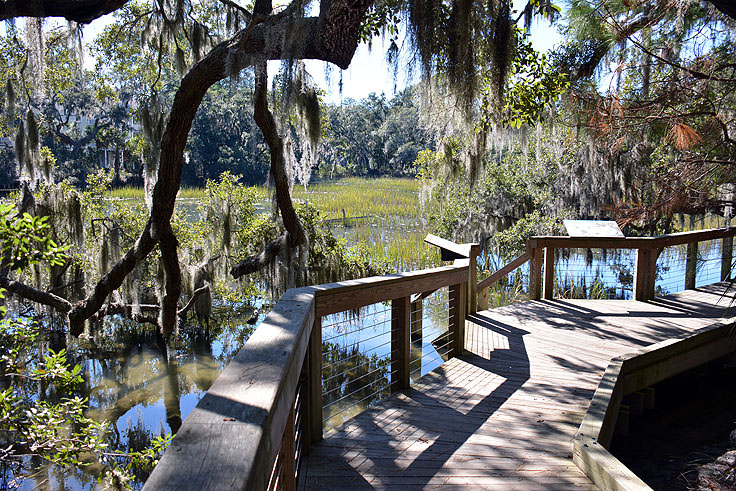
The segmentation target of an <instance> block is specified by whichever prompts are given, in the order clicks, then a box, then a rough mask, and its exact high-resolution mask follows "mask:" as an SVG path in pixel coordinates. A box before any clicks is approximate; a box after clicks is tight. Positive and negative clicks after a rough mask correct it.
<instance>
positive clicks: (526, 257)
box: [475, 227, 736, 309]
mask: <svg viewBox="0 0 736 491" xmlns="http://www.w3.org/2000/svg"><path fill="white" fill-rule="evenodd" d="M734 235H736V227H729V228H715V229H708V230H696V231H692V232H680V233H675V234H668V235H659V236H655V237H611V238H608V237H606V238H603V237H561V236H542V237H532V238H531V239H529V240H528V241H527V243H526V252H525V253H524V254H522V255H521V256H519V257H518V258H516V259H514V260H513V261H511V262H510V263H509V264H507V265H506V266H504V267H502V268H501V269H499V270H498V271H496V272H494V273H493V274H491V275H490V276H489V277H487V278H485V279H483V280H481V281H479V282H478V283H477V284H476V288H475V289H476V292H477V295H478V308H479V309H486V308H488V288H489V287H490V286H491V285H492V284H494V283H496V282H497V281H499V280H500V279H501V278H503V277H504V276H506V275H507V274H509V273H510V272H511V271H513V270H514V269H516V268H518V267H520V266H522V265H524V264H525V263H527V262H529V263H530V264H529V297H530V298H531V299H532V300H537V299H540V298H545V299H551V298H553V291H554V282H555V267H554V258H555V253H554V251H555V249H576V248H585V249H634V250H636V269H635V272H634V299H635V300H642V301H646V300H650V299H652V298H654V291H655V290H654V283H655V280H656V274H657V258H658V257H659V254H660V253H661V252H662V249H664V248H665V247H671V246H677V245H683V244H687V254H686V264H685V288H686V289H693V288H695V275H696V266H697V256H698V243H700V242H704V241H709V240H716V239H721V240H722V244H721V280H723V279H725V278H727V277H728V275H729V274H730V271H731V258H732V256H733V237H734ZM543 269H544V274H542V271H543Z"/></svg>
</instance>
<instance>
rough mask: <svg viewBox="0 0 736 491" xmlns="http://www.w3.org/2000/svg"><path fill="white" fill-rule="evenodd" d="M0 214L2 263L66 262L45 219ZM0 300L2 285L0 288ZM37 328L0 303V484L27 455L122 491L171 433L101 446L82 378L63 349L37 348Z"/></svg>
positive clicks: (103, 431)
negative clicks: (138, 443) (124, 446)
mask: <svg viewBox="0 0 736 491" xmlns="http://www.w3.org/2000/svg"><path fill="white" fill-rule="evenodd" d="M0 211H1V212H2V216H3V218H2V220H0V240H1V241H2V253H3V257H2V261H1V265H2V267H4V268H10V269H20V268H28V267H31V266H38V265H40V264H42V263H46V264H48V265H50V266H55V265H59V264H63V263H65V262H66V261H67V260H68V257H67V256H66V255H65V254H64V252H63V251H64V250H65V249H66V248H60V247H58V246H56V244H55V243H54V241H53V240H52V239H51V238H50V235H49V234H50V232H51V227H50V225H49V224H48V223H47V220H46V217H44V219H39V218H38V217H33V218H31V217H30V215H28V214H27V213H26V214H24V215H18V214H17V213H14V212H15V210H13V209H12V208H11V207H8V206H5V205H3V206H2V207H1V208H0ZM2 299H4V290H0V300H2ZM39 331H40V328H39V326H38V325H37V324H36V323H35V322H34V321H32V320H29V319H26V318H22V317H21V318H10V317H7V311H6V307H5V306H2V307H0V345H1V346H3V354H2V355H0V372H1V373H2V377H3V378H2V384H3V385H2V387H3V390H0V448H2V450H1V451H0V469H1V470H2V478H1V480H0V489H8V488H15V487H17V486H18V485H20V484H21V483H22V482H23V480H24V471H25V470H26V467H27V466H28V465H29V464H30V461H29V457H34V458H40V459H42V460H44V461H47V462H50V463H53V464H56V465H59V466H76V467H80V468H85V467H90V466H93V464H96V465H97V467H96V468H95V474H96V475H97V479H98V482H102V481H105V483H106V484H107V485H110V486H113V487H114V488H118V489H120V488H130V485H131V482H132V478H133V474H132V473H133V472H146V471H150V469H152V468H153V466H154V465H155V464H156V462H157V458H158V457H159V456H160V455H161V454H162V453H163V450H164V449H165V448H166V446H167V445H168V442H169V440H170V438H171V436H170V435H169V436H167V437H165V438H156V439H154V440H152V441H151V442H150V444H149V446H148V447H147V448H145V449H144V450H142V451H130V452H125V453H121V452H117V451H114V450H111V449H109V448H108V445H107V440H106V435H107V433H108V432H109V431H111V429H110V428H109V425H108V423H99V422H97V421H95V420H93V419H90V418H88V417H86V416H85V415H84V412H85V411H86V409H87V406H88V400H86V399H84V398H81V397H79V396H78V395H76V394H75V392H76V390H77V388H78V386H79V385H80V384H81V383H82V377H81V373H82V369H81V367H80V366H79V365H75V366H74V367H71V366H70V364H69V363H68V362H67V357H66V351H65V350H64V349H61V350H59V351H57V352H54V351H53V350H51V349H48V350H47V351H43V350H39V348H38V346H39V342H38V340H39ZM100 466H101V467H100Z"/></svg>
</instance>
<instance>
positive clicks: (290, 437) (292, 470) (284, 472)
mask: <svg viewBox="0 0 736 491" xmlns="http://www.w3.org/2000/svg"><path fill="white" fill-rule="evenodd" d="M294 437H295V432H294V408H293V407H292V408H291V410H290V411H289V418H288V419H287V420H286V427H285V428H284V436H283V438H282V439H281V450H280V451H279V454H280V458H281V478H280V479H279V481H280V482H281V489H282V490H283V491H295V490H296V449H295V447H294V444H295V442H294Z"/></svg>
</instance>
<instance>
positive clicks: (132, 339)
mask: <svg viewBox="0 0 736 491" xmlns="http://www.w3.org/2000/svg"><path fill="white" fill-rule="evenodd" d="M181 206H183V207H184V209H185V210H186V211H187V213H192V214H194V213H196V205H195V203H193V202H192V203H189V202H183V203H182V204H181ZM192 216H193V217H194V215H192ZM331 226H332V227H333V228H334V230H335V232H336V233H337V234H338V235H340V236H342V237H344V238H345V239H346V240H347V241H348V242H354V241H358V240H361V241H363V242H368V243H369V244H373V246H374V247H382V248H383V252H384V253H385V254H387V255H389V256H391V257H392V261H393V262H394V264H396V267H397V269H399V270H406V269H418V268H422V267H430V266H432V265H436V264H437V261H438V257H437V254H436V251H433V250H432V249H431V248H430V247H429V246H425V245H423V243H422V242H421V239H422V238H423V236H424V235H425V234H426V227H427V225H426V223H424V222H423V221H421V220H419V219H418V220H416V221H412V220H407V219H401V220H391V219H390V218H375V219H368V220H365V221H364V223H361V224H347V223H335V224H331ZM409 236H411V237H413V238H412V241H411V242H410V243H409V245H406V242H409V241H406V238H407V237H409ZM422 247H424V248H425V249H423V251H424V252H422V254H419V256H416V255H415V256H414V259H407V258H409V254H408V252H407V251H408V250H409V249H412V250H413V251H416V250H417V249H418V248H422ZM392 254H393V256H392ZM416 257H419V259H416ZM684 258H685V248H684V246H683V247H672V248H668V249H665V250H664V251H663V253H662V255H661V256H660V259H659V260H658V263H657V266H658V278H657V282H656V288H657V293H658V294H667V293H673V292H676V291H681V290H683V289H684V281H685V280H684V278H685V274H684ZM500 265H502V264H501V261H500V260H499V259H498V257H495V256H493V255H486V256H484V257H483V258H482V260H481V261H480V266H481V268H484V269H487V270H491V271H492V270H494V269H495V268H497V267H498V266H500ZM720 267H721V260H720V243H719V242H718V241H712V242H709V243H705V244H703V245H702V246H701V248H700V250H699V260H698V275H697V285H704V284H709V283H713V282H715V281H718V280H719V279H720ZM633 271H634V253H633V251H600V250H597V251H596V250H593V251H586V250H577V251H569V252H567V253H565V255H561V256H560V257H558V258H557V262H556V275H557V277H556V288H557V295H558V296H561V297H575V298H624V299H628V298H631V296H632V284H633ZM509 278H510V279H509V280H506V281H505V283H503V284H502V288H506V289H508V290H510V289H514V288H516V290H517V291H518V293H519V294H518V295H516V296H513V297H508V299H510V300H524V299H525V292H526V291H528V290H527V287H528V266H525V267H522V268H519V270H518V271H517V272H515V273H514V274H512V275H510V276H509ZM231 311H232V308H231V306H228V305H220V306H219V308H218V309H216V310H215V316H214V317H215V318H216V319H219V320H218V321H217V322H215V323H214V324H213V326H212V329H211V332H210V336H204V335H203V334H202V330H201V328H200V326H197V325H196V324H191V325H186V326H183V327H182V328H181V329H180V331H179V332H178V333H177V334H176V336H175V337H174V340H173V342H172V343H171V345H170V346H169V358H168V359H167V358H166V357H165V356H164V355H163V351H162V349H161V347H160V346H159V345H158V344H157V342H156V337H155V336H154V335H153V334H151V333H146V332H140V329H139V328H138V327H137V326H132V325H129V324H125V323H122V322H121V321H117V322H108V323H106V324H105V325H104V326H102V327H100V328H99V331H94V332H93V333H92V335H91V336H89V337H88V338H86V339H76V338H72V337H70V336H67V335H65V334H63V333H56V332H53V331H52V332H49V333H48V335H47V336H45V337H44V340H43V343H45V346H39V350H42V349H43V348H44V347H47V348H51V349H54V350H57V351H58V350H59V349H61V348H65V349H66V350H67V351H68V352H69V359H70V361H71V362H72V364H80V365H81V366H82V367H83V369H84V379H85V382H84V384H83V388H82V389H81V391H80V395H82V396H84V397H88V398H89V405H90V409H89V411H88V416H89V417H91V418H94V419H95V420H98V421H109V422H111V423H112V426H111V428H112V431H111V432H110V433H109V435H108V442H109V445H110V448H111V449H112V450H120V451H126V450H128V449H129V448H132V449H139V448H141V447H142V446H143V445H145V444H146V443H147V442H148V441H149V440H150V439H151V438H152V437H154V436H159V435H165V434H167V433H175V432H176V430H177V429H178V428H179V426H180V425H181V422H182V421H183V420H184V419H185V418H186V416H187V415H188V414H189V413H190V412H191V410H192V409H193V408H194V407H195V406H196V404H197V403H198V401H199V400H200V399H201V397H202V396H203V394H204V392H205V391H206V390H207V389H208V388H209V386H210V385H211V384H212V382H213V381H214V380H215V378H216V377H217V376H218V374H219V373H220V372H221V371H222V369H224V367H225V366H226V365H227V364H228V363H229V361H230V360H231V359H232V357H233V356H234V355H235V353H237V351H238V350H239V349H240V348H241V347H242V345H243V344H244V343H245V341H246V340H247V339H248V337H249V336H250V334H251V333H252V332H253V330H254V329H255V328H256V327H257V326H258V325H259V324H260V323H261V322H262V320H263V318H264V316H265V314H264V313H263V312H261V313H260V314H258V315H256V316H255V317H253V318H251V315H250V314H251V312H250V311H248V312H246V313H243V312H241V314H243V315H234V314H233V313H232V312H231ZM249 320H250V322H248V321H249ZM322 324H323V340H324V344H323V367H324V368H323V373H322V380H323V391H324V404H325V411H324V414H325V427H326V429H330V428H333V427H335V426H337V425H339V424H341V423H343V422H344V421H346V420H347V419H349V418H351V417H353V416H354V415H355V414H357V413H358V412H360V411H362V410H364V409H365V408H366V407H369V406H370V405H372V404H374V403H375V402H377V401H379V400H380V399H382V398H383V397H385V396H386V395H387V394H388V393H389V386H390V382H391V365H390V352H391V306H390V303H379V304H374V305H370V306H367V307H365V308H363V309H361V310H360V312H346V313H341V314H336V315H332V316H328V317H325V318H324V319H323V322H322ZM448 325H449V315H448V292H447V289H442V290H439V291H438V292H436V293H434V294H433V295H432V296H430V297H428V298H427V299H425V300H424V301H423V302H422V303H421V304H418V305H417V306H414V307H413V310H412V327H411V342H412V360H411V370H412V378H413V379H416V378H418V377H419V376H421V375H423V374H425V373H427V372H429V371H430V370H432V369H434V368H435V367H437V366H439V365H440V364H441V363H443V361H444V360H446V358H447V356H448V352H449V350H450V347H451V343H452V341H453V340H452V339H451V336H450V334H449V332H448ZM33 464H34V465H33V470H32V471H29V472H28V474H27V479H26V480H25V481H24V482H23V483H22V484H21V489H28V490H30V489H92V488H95V487H96V486H97V480H96V473H97V472H99V469H97V468H95V467H90V468H88V469H87V471H84V472H83V471H68V470H63V469H60V468H58V467H55V466H48V465H43V463H41V462H34V463H33ZM145 477H146V476H139V479H140V480H139V481H137V482H136V483H134V484H133V485H134V488H140V487H141V486H142V481H143V480H145Z"/></svg>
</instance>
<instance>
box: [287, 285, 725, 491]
mask: <svg viewBox="0 0 736 491" xmlns="http://www.w3.org/2000/svg"><path fill="white" fill-rule="evenodd" d="M724 291H725V284H723V283H720V284H715V285H710V286H707V287H702V288H698V289H696V290H690V291H687V292H682V293H679V294H675V295H671V296H668V297H664V298H657V299H655V300H654V301H650V302H646V303H644V302H635V301H615V300H606V301H580V300H570V301H537V302H527V303H523V304H516V305H512V306H508V307H503V308H499V309H494V310H492V311H484V312H480V313H478V314H476V315H474V316H472V317H471V318H469V319H470V321H471V322H469V323H468V325H467V329H466V348H467V350H468V354H467V355H465V356H462V357H460V358H453V359H451V360H450V361H448V362H447V363H445V364H444V365H442V366H441V367H439V368H437V369H436V370H434V371H433V372H431V373H429V374H427V375H425V376H424V377H422V378H421V379H420V380H419V381H417V382H416V383H414V384H413V385H412V387H411V389H409V390H406V391H403V392H401V393H397V394H395V395H393V396H392V397H390V398H389V399H387V400H386V401H384V402H383V403H381V404H380V405H378V406H376V407H374V408H371V409H369V410H367V411H365V412H364V413H362V414H360V415H358V416H356V417H355V418H353V419H352V420H350V421H348V422H347V423H346V424H345V425H343V426H342V427H340V428H339V429H337V430H335V431H333V432H331V433H328V434H327V435H326V436H325V439H324V441H322V442H320V443H319V444H317V445H315V446H313V447H312V448H311V450H310V454H309V456H308V457H307V458H306V459H305V461H304V463H303V467H302V473H301V475H302V479H301V482H300V486H301V488H302V489H346V488H377V489H402V490H406V489H419V488H434V487H439V486H442V488H443V489H445V488H448V489H451V488H453V487H457V488H465V489H467V488H468V487H472V488H474V489H504V490H508V489H571V488H573V489H595V486H594V485H593V484H592V483H591V482H590V481H589V480H588V478H587V477H586V476H585V475H584V474H583V473H582V472H581V471H580V470H579V469H578V468H577V467H576V466H575V465H574V464H573V461H572V445H571V440H572V437H573V436H574V434H575V432H576V430H577V428H578V426H579V424H580V422H581V420H582V418H583V415H584V413H585V411H586V410H587V408H588V404H589V402H590V399H591V397H592V395H593V393H594V391H595V388H596V386H597V385H598V382H599V381H600V378H601V376H602V374H603V372H604V371H605V368H606V366H607V365H608V362H609V360H610V358H612V357H614V356H618V355H621V354H623V353H626V352H628V351H631V350H632V349H635V348H638V347H642V346H646V345H649V344H652V343H655V342H658V341H661V340H663V339H666V338H669V337H672V336H675V335H678V334H682V333H684V332H688V331H692V330H695V329H698V328H701V327H704V326H706V325H708V324H711V323H712V322H713V321H714V320H715V319H717V318H719V317H721V316H723V315H724V312H725V311H726V308H727V307H728V306H729V305H730V304H731V302H732V301H733V296H734V295H733V292H729V294H728V295H726V296H723V292H724ZM732 310H733V309H732Z"/></svg>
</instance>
